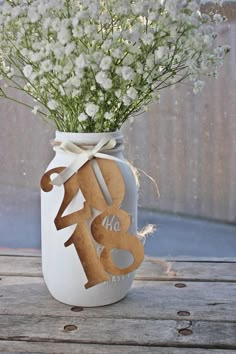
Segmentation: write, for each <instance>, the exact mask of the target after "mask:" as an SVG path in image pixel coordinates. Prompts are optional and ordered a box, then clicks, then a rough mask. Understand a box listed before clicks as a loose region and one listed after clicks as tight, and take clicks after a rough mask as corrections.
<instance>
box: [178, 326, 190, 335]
mask: <svg viewBox="0 0 236 354" xmlns="http://www.w3.org/2000/svg"><path fill="white" fill-rule="evenodd" d="M179 333H180V334H182V336H190V335H191V334H193V331H192V330H191V329H188V328H183V329H180V330H179Z"/></svg>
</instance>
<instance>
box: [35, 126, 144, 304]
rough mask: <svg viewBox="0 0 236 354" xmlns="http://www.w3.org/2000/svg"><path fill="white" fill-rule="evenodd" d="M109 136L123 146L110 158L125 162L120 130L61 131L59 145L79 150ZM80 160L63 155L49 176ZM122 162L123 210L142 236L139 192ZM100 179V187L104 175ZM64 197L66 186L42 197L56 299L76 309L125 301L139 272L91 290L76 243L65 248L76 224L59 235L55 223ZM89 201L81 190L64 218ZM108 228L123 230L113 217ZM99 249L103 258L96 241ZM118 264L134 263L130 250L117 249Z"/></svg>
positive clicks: (49, 280)
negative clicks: (99, 131)
mask: <svg viewBox="0 0 236 354" xmlns="http://www.w3.org/2000/svg"><path fill="white" fill-rule="evenodd" d="M104 137H106V138H107V137H111V138H114V139H116V141H117V143H118V144H117V147H115V148H114V149H112V150H110V151H108V150H107V151H106V152H105V153H106V154H110V155H112V156H115V157H117V158H119V159H121V160H125V158H124V156H123V136H122V133H121V132H120V131H116V132H113V133H64V132H58V131H57V132H56V138H55V141H57V142H65V141H70V142H72V143H74V144H76V145H78V146H82V145H96V144H97V143H98V142H99V141H100V140H101V139H102V138H104ZM74 158H75V157H74V156H73V155H70V154H66V153H65V152H63V151H57V152H56V154H55V157H54V159H53V160H52V162H51V163H50V165H49V166H48V168H47V170H46V171H49V170H51V169H53V168H57V167H67V166H68V165H69V164H70V163H71V162H72V160H73V159H74ZM116 163H117V164H118V166H119V169H120V172H121V173H122V175H123V179H124V183H125V197H124V199H123V202H122V204H121V206H120V209H122V210H124V211H126V212H127V213H128V214H129V215H130V217H131V224H130V228H129V230H128V232H129V233H130V234H133V235H137V187H136V183H135V178H134V176H133V173H132V171H131V169H130V167H129V166H128V164H125V163H120V162H116ZM52 176H53V175H52ZM96 178H97V180H98V182H99V178H100V177H99V175H98V176H96ZM63 197H64V186H63V185H62V186H60V187H57V186H54V187H53V188H52V190H51V191H50V192H44V191H43V190H42V192H41V232H42V268H43V275H44V279H45V282H46V285H47V287H48V290H49V291H50V293H51V295H52V296H53V297H54V298H55V299H57V300H59V301H60V302H63V303H65V304H69V305H73V306H103V305H108V304H112V303H114V302H117V301H119V300H121V299H122V298H123V297H124V296H125V295H126V294H127V292H128V290H129V288H130V287H131V284H132V282H133V279H134V273H135V272H134V271H133V272H131V273H128V274H125V275H120V276H117V275H116V276H112V275H111V276H110V279H109V280H107V281H105V282H102V283H100V284H98V285H95V286H92V287H90V288H87V289H86V288H85V284H86V283H87V277H86V274H85V271H84V268H83V266H82V264H81V261H80V258H79V256H78V254H77V252H76V249H75V247H74V245H73V244H71V245H70V246H69V247H65V246H64V243H65V242H66V241H67V240H68V239H69V238H70V236H71V235H72V233H73V232H74V230H75V228H76V225H71V226H68V227H66V228H63V229H60V230H57V229H56V227H55V224H54V219H55V217H56V215H57V213H58V210H59V208H60V206H61V204H62V200H63ZM84 201H85V200H84V197H83V195H82V194H81V193H80V191H79V192H78V193H77V195H76V196H75V198H74V199H73V200H72V202H71V203H70V204H69V206H68V207H67V209H66V210H65V212H64V214H63V216H64V215H68V214H71V213H73V212H75V211H77V210H80V209H82V208H83V205H84ZM98 214H99V213H97V212H96V211H94V212H93V213H92V216H91V220H89V221H88V224H87V226H88V228H89V227H90V226H91V223H92V221H93V219H94V218H95V217H96V216H97V215H98ZM106 228H107V229H108V230H109V229H110V230H113V231H117V230H118V229H119V228H118V224H117V219H115V218H114V217H113V216H111V217H110V219H109V218H108V219H107V221H106ZM91 237H92V236H91ZM118 237H119V236H118ZM93 244H94V247H95V250H96V252H97V254H99V252H101V245H99V244H98V243H96V242H94V240H93ZM112 259H113V262H114V264H115V265H116V266H117V267H119V268H125V267H128V266H129V265H130V264H132V262H133V259H134V258H133V256H132V254H131V253H130V252H129V251H127V250H122V249H113V250H112Z"/></svg>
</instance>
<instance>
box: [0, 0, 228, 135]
mask: <svg viewBox="0 0 236 354" xmlns="http://www.w3.org/2000/svg"><path fill="white" fill-rule="evenodd" d="M223 20H224V19H223V18H222V17H221V16H220V15H219V14H215V15H214V16H211V17H210V16H208V15H205V14H201V11H200V0H178V1H176V0H165V1H163V0H137V1H131V0H14V1H12V0H5V1H1V2H0V79H1V77H2V78H3V79H4V81H5V83H7V84H8V85H9V86H11V87H16V88H18V89H22V90H23V91H26V92H27V93H28V94H29V95H30V96H31V97H32V98H33V99H34V100H35V101H36V103H37V105H35V107H34V108H33V112H34V113H35V114H36V113H37V112H38V113H41V114H46V116H47V118H48V119H52V120H53V121H54V122H55V124H56V126H57V128H58V129H59V130H62V131H74V132H76V131H84V132H99V131H100V132H102V131H114V130H116V129H118V128H120V126H121V125H122V124H123V122H124V121H125V120H126V119H127V118H128V117H129V116H131V115H134V114H135V113H136V112H138V111H139V110H140V109H142V108H143V107H144V106H146V105H147V104H148V103H149V102H152V101H154V100H156V99H158V97H159V91H160V90H161V89H163V88H165V87H168V86H171V85H175V84H176V83H178V82H180V81H182V80H184V79H186V78H189V79H190V80H191V81H193V83H194V85H193V86H194V92H197V91H198V90H200V89H201V88H202V87H203V85H204V83H203V82H202V81H201V80H199V77H200V76H201V75H202V74H205V75H213V76H214V75H216V72H217V68H218V67H219V66H220V65H221V64H222V63H223V60H224V56H225V54H226V52H227V51H228V47H227V46H216V45H215V39H216V36H217V34H216V27H215V24H218V23H221V22H222V21H223ZM2 90H3V89H1V92H3V91H2ZM2 96H4V97H5V98H7V95H6V94H4V95H2ZM40 107H41V108H40ZM45 107H46V109H47V110H46V111H45V109H44V108H45ZM43 112H46V113H43Z"/></svg>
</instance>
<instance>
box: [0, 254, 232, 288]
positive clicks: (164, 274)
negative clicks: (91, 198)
mask: <svg viewBox="0 0 236 354" xmlns="http://www.w3.org/2000/svg"><path fill="white" fill-rule="evenodd" d="M0 275H1V276H3V275H17V276H42V270H41V258H40V257H15V256H0ZM136 279H137V280H176V281H177V280H178V281H181V280H185V281H187V280H193V281H227V282H234V281H235V282H236V263H218V262H190V261H189V262H172V261H164V260H158V259H156V258H148V259H146V260H145V261H144V262H143V264H142V266H141V267H140V269H139V270H138V271H137V274H136Z"/></svg>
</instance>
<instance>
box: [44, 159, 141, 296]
mask: <svg viewBox="0 0 236 354" xmlns="http://www.w3.org/2000/svg"><path fill="white" fill-rule="evenodd" d="M94 160H95V163H97V164H98V166H99V169H100V171H101V173H102V176H103V179H104V182H105V184H106V187H107V188H108V191H109V194H110V197H111V200H112V203H111V204H110V203H109V204H108V203H107V201H106V199H105V197H104V194H103V192H102V189H101V186H100V185H99V183H98V181H97V178H96V175H95V173H94V170H93V167H92V163H91V162H87V163H86V164H85V165H84V166H83V167H82V168H81V169H80V170H79V171H77V172H76V173H75V174H74V175H73V176H72V177H71V178H70V179H68V180H67V181H66V182H65V183H64V198H63V201H62V204H61V206H60V208H59V210H58V213H57V215H56V218H55V220H54V222H55V226H56V228H57V230H61V229H63V228H66V227H68V226H70V225H75V224H76V225H77V226H76V229H75V230H74V232H73V234H72V235H71V237H70V238H69V240H68V241H66V242H65V247H68V246H70V245H72V244H73V245H74V246H75V249H76V251H77V254H78V256H79V258H80V261H81V264H82V266H83V269H84V272H85V274H86V277H87V279H88V282H87V283H86V284H85V288H86V289H87V288H90V287H92V286H94V285H97V284H100V283H102V282H104V281H107V280H109V279H110V277H111V275H123V274H127V273H129V272H132V271H134V270H135V269H137V268H138V267H139V266H140V264H141V263H142V261H143V258H144V248H143V245H142V243H141V242H140V240H139V239H138V238H137V237H135V236H134V235H131V234H129V233H128V230H129V227H130V223H131V220H130V215H129V214H128V213H127V212H126V211H124V210H122V209H120V205H121V203H122V201H123V199H124V196H125V184H124V180H123V176H122V174H121V172H120V169H119V167H118V166H117V164H116V163H115V162H114V161H110V160H106V159H94ZM64 169H65V167H57V168H54V169H52V170H50V171H48V172H46V173H45V174H44V176H43V177H42V180H41V187H42V189H43V191H45V192H50V191H51V190H52V189H53V185H52V184H51V175H52V174H55V173H57V174H60V173H61V172H62V171H63V170H64ZM79 190H81V192H82V194H83V196H84V198H85V203H84V207H83V209H81V210H78V211H76V212H73V213H71V214H69V215H65V216H62V215H63V213H64V211H65V210H66V208H67V207H68V206H69V204H70V203H71V201H72V199H73V198H74V197H75V195H76V194H77V193H78V192H79ZM91 208H95V209H97V210H98V211H100V212H101V213H100V214H99V215H98V216H97V217H95V219H94V220H93V222H92V224H91V230H90V229H89V228H88V226H87V222H86V221H87V220H89V219H90V218H91ZM110 216H112V217H116V218H117V219H118V220H119V225H120V227H119V229H117V230H111V229H107V228H106V227H105V223H104V220H106V219H107V218H109V217H110ZM92 237H93V239H94V240H95V241H96V242H98V243H99V244H100V245H101V246H102V247H103V249H102V252H101V254H100V256H98V255H97V252H96V249H95V247H94V245H93V241H92ZM114 248H116V249H122V250H127V251H129V252H130V253H131V254H132V256H133V263H132V264H130V265H129V266H128V267H126V268H119V267H117V266H116V265H115V263H114V262H113V260H112V254H111V251H112V249H114Z"/></svg>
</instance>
